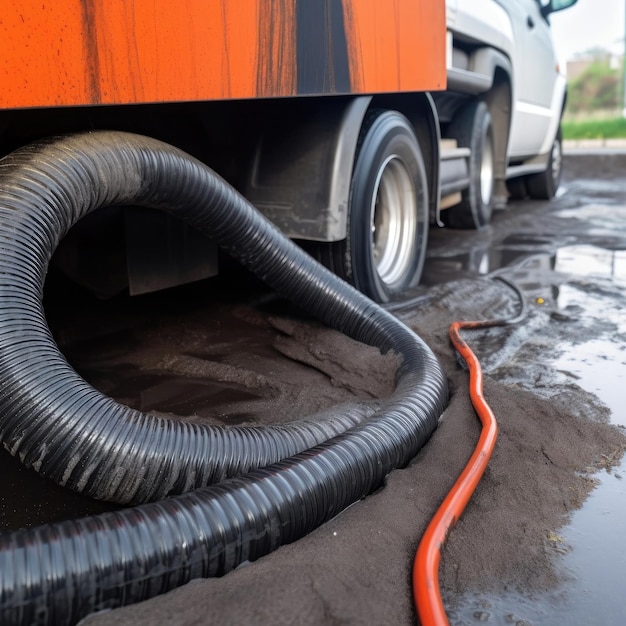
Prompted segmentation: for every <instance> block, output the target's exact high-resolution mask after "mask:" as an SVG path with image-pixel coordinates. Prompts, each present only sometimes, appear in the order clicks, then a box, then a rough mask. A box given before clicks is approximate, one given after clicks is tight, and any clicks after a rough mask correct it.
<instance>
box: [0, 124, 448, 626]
mask: <svg viewBox="0 0 626 626" xmlns="http://www.w3.org/2000/svg"><path fill="white" fill-rule="evenodd" d="M111 205H115V206H124V205H133V206H145V207H152V208H156V209H161V210H164V211H167V212H170V213H172V214H174V215H177V216H178V217H181V218H182V219H184V220H185V221H187V222H188V223H189V224H191V225H192V226H194V227H195V228H197V229H198V230H200V231H202V232H204V233H207V234H209V235H210V236H211V237H213V238H214V239H215V240H216V241H217V242H218V243H219V244H220V245H221V246H222V247H223V248H225V249H226V250H227V251H228V252H229V253H230V254H231V255H232V256H233V257H235V258H237V259H239V260H240V261H241V262H242V263H243V264H244V265H245V266H246V267H248V268H250V269H251V270H252V271H253V272H254V273H255V274H256V275H257V276H258V277H260V278H261V279H263V280H264V281H266V282H267V283H268V284H269V285H270V286H272V287H273V288H274V289H276V290H277V291H278V292H279V293H281V294H282V295H284V296H286V297H287V298H289V299H290V300H291V301H293V302H294V303H296V304H298V305H299V306H301V307H302V308H304V309H305V310H307V311H308V312H310V313H311V314H313V315H314V316H316V317H317V318H318V319H320V320H321V321H323V322H325V323H326V324H328V325H329V326H331V327H333V328H336V329H339V330H341V331H342V332H344V333H345V334H347V335H349V336H351V337H353V338H354V339H357V340H359V341H362V342H364V343H367V344H370V345H373V346H377V347H379V348H380V349H381V350H383V351H388V350H394V351H396V352H397V353H398V354H399V355H400V356H401V357H402V363H401V366H400V368H399V371H398V376H397V387H396V391H395V392H394V394H393V395H392V397H391V398H389V399H388V400H386V401H384V402H383V404H382V407H381V408H380V409H379V410H378V411H376V412H375V413H374V414H373V415H369V416H366V417H365V419H363V420H362V419H361V418H362V417H363V415H359V414H358V413H359V412H358V411H345V412H343V413H339V414H337V415H336V416H334V417H333V418H332V419H330V420H328V419H327V420H326V421H325V422H321V423H318V422H315V421H313V420H309V421H305V422H303V423H294V424H292V425H290V426H289V427H284V426H277V427H274V428H272V427H266V428H226V427H221V428H220V427H212V428H209V427H205V428H203V427H199V426H197V425H191V424H185V423H181V422H174V421H170V420H167V419H162V418H155V417H153V416H149V415H145V414H142V413H141V412H139V411H135V410H132V409H129V408H127V407H124V406H122V405H119V404H117V403H116V402H114V401H113V400H112V399H110V398H107V397H106V396H103V395H102V394H100V393H99V392H97V391H96V390H94V389H93V388H92V387H90V386H89V385H88V384H87V383H86V382H85V381H83V380H82V379H81V378H80V377H79V376H78V375H77V374H76V372H74V370H73V369H72V368H71V367H70V366H69V365H68V363H67V362H66V361H65V359H64V358H63V356H62V355H61V354H60V353H59V351H58V349H57V347H56V345H55V343H54V340H53V338H52V336H51V334H50V331H49V329H48V327H47V324H46V320H45V316H44V312H43V307H42V291H43V284H44V280H45V274H46V270H47V266H48V263H49V260H50V258H51V256H52V253H53V251H54V250H55V248H56V246H57V245H58V243H59V241H60V240H61V238H62V237H63V236H64V235H65V234H66V233H67V231H68V230H69V228H70V227H71V226H72V225H73V224H74V223H75V222H76V221H77V220H79V219H80V218H81V217H82V216H84V215H86V214H87V213H89V212H90V211H93V210H95V209H97V208H99V207H103V206H111ZM446 401H447V386H446V381H445V377H444V375H443V372H442V370H441V368H440V366H439V364H438V362H437V360H436V359H435V357H434V355H433V354H432V352H431V351H430V350H429V348H428V347H427V346H426V345H425V344H424V343H423V342H422V341H421V339H419V337H417V336H416V335H415V334H414V333H413V332H412V331H411V330H410V329H408V328H407V327H406V326H404V325H403V324H402V323H401V322H399V321H398V320H396V319H395V318H394V317H392V316H391V315H390V314H388V313H386V312H385V311H384V310H383V309H381V308H380V307H379V306H378V305H376V304H375V303H373V302H371V301H370V300H368V299H367V298H366V297H364V296H363V295H362V294H360V293H359V292H357V291H355V290H354V289H353V288H351V287H350V286H349V285H347V284H346V283H344V282H343V281H341V280H339V279H338V278H337V277H335V276H334V275H333V274H331V273H329V272H328V271H327V270H325V269H324V268H323V267H321V266H320V265H318V264H317V263H316V262H315V261H314V260H312V259H311V258H310V257H308V256H307V255H306V254H304V253H303V252H302V251H301V250H300V249H299V248H298V247H297V246H295V245H294V244H293V243H292V242H290V241H289V240H288V239H286V238H285V237H284V236H283V235H281V234H280V233H279V231H278V230H277V229H276V228H274V227H273V226H272V225H271V224H270V223H269V222H267V221H266V220H265V219H264V218H263V217H262V216H261V215H260V214H259V213H258V212H257V211H256V210H255V209H254V208H253V207H252V206H251V205H250V204H249V203H248V202H246V200H245V199H243V198H242V197H241V196H239V195H238V194H237V193H236V192H235V191H234V190H233V189H232V188H231V187H230V186H229V185H227V184H226V183H225V182H224V181H223V180H222V179H220V178H219V177H218V176H217V175H216V174H215V173H213V172H212V171H211V170H210V169H209V168H207V167H206V166H205V165H203V164H202V163H200V162H198V161H196V160H194V159H192V158H191V157H189V156H188V155H185V154H184V153H182V152H180V151H179V150H177V149H175V148H173V147H171V146H168V145H166V144H163V143H161V142H158V141H156V140H153V139H149V138H146V137H140V136H137V135H131V134H127V133H117V132H97V133H90V134H81V135H75V136H70V137H66V138H61V139H54V140H48V141H43V142H39V143H37V144H33V145H31V146H28V147H26V148H23V149H21V150H18V151H17V152H15V153H13V154H11V155H9V156H8V157H5V158H4V159H3V160H2V161H0V437H1V439H2V443H3V445H4V447H5V448H6V449H7V450H9V452H11V454H13V455H16V456H18V457H19V458H20V459H21V460H22V462H23V463H25V464H26V465H27V466H29V467H32V468H34V469H35V470H37V471H39V472H40V473H42V474H44V475H46V476H49V477H50V478H52V479H53V480H55V481H56V482H58V483H59V484H62V485H66V486H68V487H70V488H72V489H75V490H78V491H81V492H83V493H87V494H89V495H91V496H93V497H96V498H101V499H109V500H114V501H118V502H142V501H148V500H154V499H157V498H162V497H164V496H167V495H170V494H176V493H182V492H185V491H189V490H192V489H194V491H191V492H190V493H186V494H184V495H178V496H175V497H170V498H168V499H165V500H163V501H160V502H152V503H150V504H143V505H141V506H138V507H135V508H130V509H126V510H123V511H118V512H112V513H107V514H104V515H99V516H93V517H88V518H84V519H80V520H76V521H67V522H61V523H56V524H51V525H45V526H42V527H39V528H35V529H25V530H18V531H14V532H11V533H5V534H2V535H0V623H2V624H14V623H17V624H34V623H49V624H70V623H74V622H76V621H77V620H78V619H80V618H81V617H82V616H84V615H87V614H88V613H90V612H93V611H96V610H100V609H104V608H112V607H117V606H122V605H124V604H129V603H132V602H137V601H140V600H142V599H146V598H148V597H151V596H154V595H156V594H158V593H162V592H164V591H166V590H168V589H172V588H174V587H176V586H178V585H181V584H183V583H185V582H187V581H189V580H191V579H193V578H197V577H206V576H214V575H220V574H223V573H225V572H228V571H229V570H231V569H233V568H234V567H236V566H237V565H238V564H239V563H241V562H242V561H245V560H254V559H256V558H258V557H260V556H262V555H263V554H267V553H268V552H270V551H271V550H273V549H275V548H276V547H278V546H279V545H282V544H285V543H288V542H290V541H293V540H295V539H297V538H299V537H301V536H303V535H304V534H306V533H307V532H309V531H310V530H312V529H313V528H315V527H316V526H318V525H319V524H321V523H323V522H324V521H325V520H328V519H329V518H331V517H332V516H334V515H336V514H337V513H338V512H339V511H341V510H342V509H343V508H344V507H346V506H347V505H348V504H350V503H352V502H354V501H355V500H357V499H359V498H361V497H363V496H365V495H366V494H367V493H369V492H370V491H371V490H372V489H374V488H376V487H377V486H378V485H380V483H381V481H382V480H383V478H384V476H385V475H386V474H387V473H388V472H390V471H391V470H392V469H393V468H395V467H398V466H402V465H404V464H406V463H407V462H408V461H409V460H410V459H411V458H412V457H413V456H414V455H415V454H416V453H417V451H418V450H419V448H420V447H421V446H422V445H423V443H424V442H425V441H426V440H427V439H428V437H429V436H430V434H431V433H432V431H433V430H434V428H435V426H436V424H437V420H438V418H439V415H440V414H441V412H442V411H443V408H444V407H445V404H446ZM288 457H289V458H288ZM244 474H245V475H244ZM224 479H226V480H224ZM220 480H224V482H222V483H220V484H218V485H213V486H209V487H205V486H204V485H208V484H210V483H214V482H217V481H220Z"/></svg>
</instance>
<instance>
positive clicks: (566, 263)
mask: <svg viewBox="0 0 626 626" xmlns="http://www.w3.org/2000/svg"><path fill="white" fill-rule="evenodd" d="M555 270H556V271H557V272H563V273H566V274H576V275H577V276H586V277H596V278H604V279H609V280H611V281H617V282H621V281H626V250H607V249H604V248H599V247H597V246H587V245H582V246H567V247H565V248H559V250H558V251H557V253H556V265H555Z"/></svg>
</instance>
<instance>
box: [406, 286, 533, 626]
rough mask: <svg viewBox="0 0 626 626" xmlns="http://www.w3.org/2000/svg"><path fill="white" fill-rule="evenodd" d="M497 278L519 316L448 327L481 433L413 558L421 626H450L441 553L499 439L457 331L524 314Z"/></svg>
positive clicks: (476, 365)
mask: <svg viewBox="0 0 626 626" xmlns="http://www.w3.org/2000/svg"><path fill="white" fill-rule="evenodd" d="M496 278H498V279H499V280H501V281H502V282H504V283H506V284H507V285H509V286H510V287H512V288H513V289H514V290H515V291H516V293H517V294H518V297H519V298H520V302H521V304H522V312H521V314H520V315H519V316H517V317H516V318H515V319H511V320H490V321H480V322H453V323H452V324H451V326H450V331H449V335H450V341H451V342H452V344H453V346H454V348H455V349H456V350H457V352H458V353H459V355H460V356H461V357H462V358H463V360H464V361H465V363H466V364H467V366H468V368H469V374H470V379H469V392H470V399H471V401H472V405H473V407H474V410H475V411H476V413H477V415H478V417H479V418H480V422H481V424H482V430H481V433H480V437H479V439H478V443H477V444H476V447H475V448H474V452H473V453H472V456H471V457H470V459H469V461H468V462H467V465H466V466H465V468H464V469H463V472H462V473H461V475H460V476H459V477H458V479H457V481H456V482H455V483H454V485H453V487H452V489H451V490H450V491H449V493H448V495H447V496H446V497H445V499H444V501H443V502H442V503H441V506H440V507H439V509H437V512H436V513H435V515H434V517H433V518H432V520H431V521H430V524H429V525H428V528H426V531H425V532H424V535H423V537H422V540H421V541H420V544H419V546H418V549H417V553H416V555H415V561H414V563H413V598H414V600H415V606H416V609H417V615H418V617H419V622H420V624H421V626H446V625H447V624H449V622H448V618H447V616H446V611H445V609H444V606H443V601H442V600H441V590H440V588H439V561H440V558H441V550H442V549H443V546H444V543H445V541H446V538H447V537H448V534H449V532H450V531H451V530H452V528H453V526H454V525H455V524H456V522H457V520H458V519H459V518H460V517H461V514H462V513H463V511H464V510H465V507H466V505H467V503H468V502H469V499H470V498H471V496H472V494H473V493H474V491H475V489H476V486H477V485H478V483H479V481H480V479H481V478H482V475H483V474H484V472H485V469H486V468H487V464H488V463H489V459H490V458H491V453H492V452H493V448H494V446H495V444H496V438H497V436H498V424H497V422H496V418H495V416H494V414H493V411H492V410H491V407H490V406H489V405H488V404H487V401H486V400H485V397H484V396H483V372H482V369H481V367H480V362H479V361H478V359H477V358H476V355H475V354H474V353H473V352H472V350H471V349H470V347H469V346H468V345H467V343H466V342H465V340H464V339H463V338H462V337H461V332H460V331H461V329H463V328H465V329H478V328H489V327H492V326H504V325H508V324H513V323H516V322H518V321H520V320H521V319H522V318H523V317H524V315H525V308H524V300H523V297H522V294H521V293H520V291H519V289H518V288H517V287H516V286H515V285H513V284H512V283H510V282H509V281H507V280H505V279H503V278H501V277H496Z"/></svg>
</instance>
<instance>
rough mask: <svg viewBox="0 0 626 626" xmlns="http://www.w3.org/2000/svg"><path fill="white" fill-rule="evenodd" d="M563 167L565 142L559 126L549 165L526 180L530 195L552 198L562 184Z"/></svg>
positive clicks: (543, 198) (544, 198)
mask: <svg viewBox="0 0 626 626" xmlns="http://www.w3.org/2000/svg"><path fill="white" fill-rule="evenodd" d="M562 168H563V142H562V138H561V129H560V128H559V130H558V132H557V134H556V137H555V138H554V143H553V144H552V151H551V152H550V158H549V159H548V167H546V169H545V171H543V172H541V173H540V174H530V175H529V176H528V179H527V181H526V187H527V188H528V195H529V196H530V197H531V198H536V199H538V200H551V199H552V198H554V196H555V195H556V192H557V190H558V188H559V185H560V184H561V173H562Z"/></svg>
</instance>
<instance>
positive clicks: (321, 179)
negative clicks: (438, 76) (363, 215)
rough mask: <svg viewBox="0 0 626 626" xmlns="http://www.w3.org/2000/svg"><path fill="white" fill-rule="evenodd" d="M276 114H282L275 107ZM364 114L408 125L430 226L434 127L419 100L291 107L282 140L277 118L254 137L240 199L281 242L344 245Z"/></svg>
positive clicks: (433, 116) (435, 173) (435, 197)
mask: <svg viewBox="0 0 626 626" xmlns="http://www.w3.org/2000/svg"><path fill="white" fill-rule="evenodd" d="M276 106H277V107H279V108H283V107H284V105H283V104H281V103H280V102H277V103H276ZM294 107H295V109H296V112H295V113H294ZM372 108H385V109H390V110H395V111H398V112H399V113H402V114H403V115H404V116H405V117H406V118H407V119H408V120H409V122H410V123H411V126H412V127H413V129H414V132H415V134H416V136H417V140H418V143H419V145H420V149H421V151H422V155H423V157H424V163H425V168H426V177H427V181H428V186H429V208H430V216H431V219H436V216H437V212H438V208H439V124H438V118H437V111H436V108H435V105H434V102H433V100H432V98H431V97H430V95H429V94H427V93H407V94H380V95H374V96H357V97H351V98H344V97H333V98H307V99H306V100H304V99H303V100H302V101H297V100H296V101H291V102H290V109H289V111H287V109H286V108H285V109H284V110H285V114H286V116H287V117H288V119H289V120H291V122H287V123H288V124H289V137H288V138H285V132H286V131H285V128H284V125H285V119H286V118H285V116H283V115H277V114H273V115H272V116H271V117H270V118H269V119H268V120H267V122H266V124H265V125H264V129H263V131H262V132H261V133H260V134H259V137H258V141H257V144H256V148H255V150H254V157H253V159H252V165H251V167H250V168H249V172H248V175H247V176H246V180H245V182H244V185H243V189H242V191H243V194H244V195H245V196H246V198H247V199H248V200H250V202H252V204H254V205H255V206H256V207H257V208H258V209H259V210H260V211H261V212H262V213H264V214H265V216H266V217H268V218H269V219H271V220H272V221H273V222H274V223H275V224H276V225H277V226H278V227H279V228H280V229H281V230H282V231H283V232H284V233H285V234H287V235H288V236H289V237H292V238H296V239H304V240H310V241H322V242H334V241H341V240H342V239H345V237H346V234H347V215H348V206H349V200H350V180H351V174H352V171H353V168H354V163H355V156H356V152H357V143H358V139H359V134H360V131H361V127H362V124H363V121H364V119H365V117H366V115H367V112H368V110H370V109H372ZM303 120H304V121H303Z"/></svg>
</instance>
